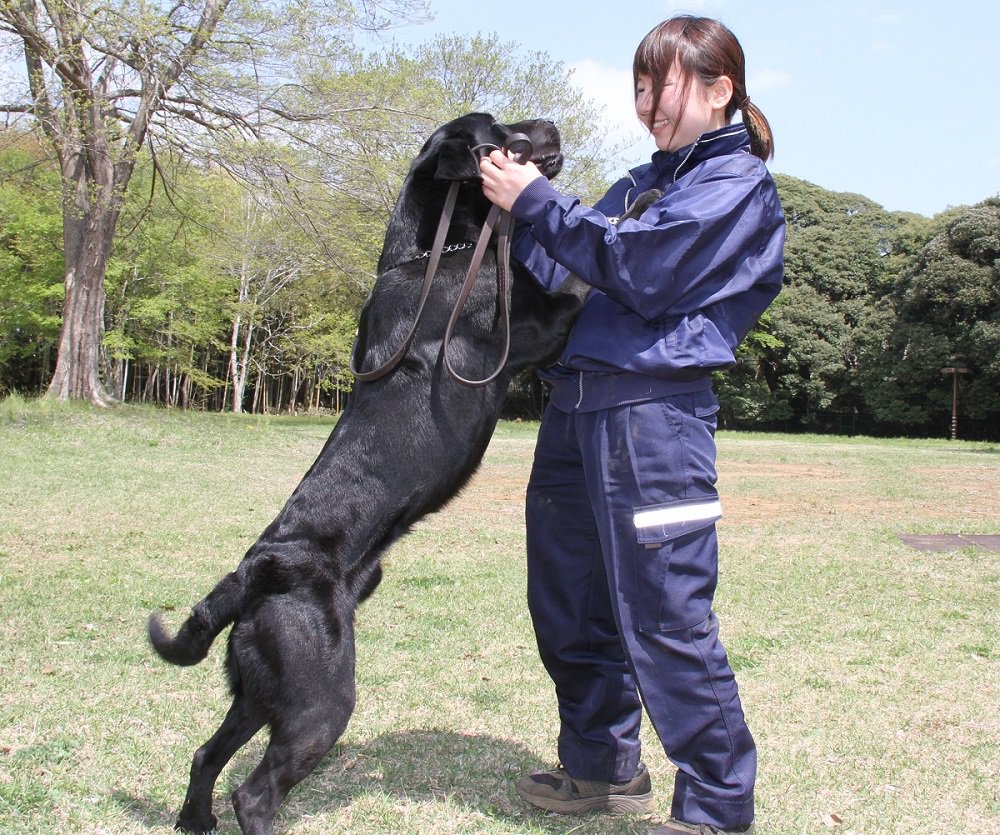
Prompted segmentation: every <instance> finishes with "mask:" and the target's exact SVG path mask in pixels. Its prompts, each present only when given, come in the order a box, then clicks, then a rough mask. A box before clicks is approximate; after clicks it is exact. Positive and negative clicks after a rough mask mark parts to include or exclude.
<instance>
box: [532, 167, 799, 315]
mask: <svg viewBox="0 0 1000 835" xmlns="http://www.w3.org/2000/svg"><path fill="white" fill-rule="evenodd" d="M513 213H514V215H515V216H516V217H518V218H519V219H521V220H524V221H527V222H529V223H530V224H531V236H532V238H533V239H534V240H535V241H537V243H538V244H539V245H540V247H541V248H542V249H543V250H544V252H545V253H546V254H547V256H548V258H549V259H550V260H551V261H553V262H556V263H555V264H554V265H551V266H550V267H549V269H548V272H547V273H544V275H545V278H547V279H548V280H549V281H551V280H553V279H556V278H558V276H559V274H560V268H561V269H562V270H565V271H568V272H572V273H575V274H576V275H578V276H579V277H580V278H581V279H582V280H583V281H584V282H586V283H587V284H589V285H591V286H592V287H596V288H598V289H599V290H601V291H603V292H604V293H605V294H607V295H608V296H609V297H610V298H611V299H613V300H614V301H616V302H617V303H618V304H620V305H622V306H623V307H625V308H627V309H628V310H630V311H632V312H633V313H635V314H636V315H638V316H641V317H642V318H643V319H646V320H647V321H650V320H654V319H659V318H662V317H664V316H673V315H681V314H685V313H690V312H692V311H694V310H698V309H701V308H704V307H707V306H709V305H712V304H715V303H717V302H719V301H722V300H724V299H726V298H728V297H730V296H733V295H735V294H737V293H740V292H742V291H745V290H748V289H749V288H750V287H752V286H753V285H754V284H755V283H756V282H757V280H758V279H759V278H760V277H761V268H760V265H759V264H758V261H759V259H760V258H761V256H762V255H763V254H764V251H765V249H767V248H768V246H769V243H770V241H771V239H772V237H773V235H774V232H775V229H776V227H777V226H780V225H782V224H783V218H782V215H781V210H780V204H779V203H778V199H777V193H776V191H775V189H774V184H773V181H772V180H771V179H770V177H769V176H767V174H766V169H763V167H762V166H761V167H760V168H756V167H754V168H749V169H747V170H742V171H741V170H737V171H734V170H731V169H729V168H728V167H723V168H719V169H716V170H714V171H706V172H705V173H704V175H703V176H702V177H701V178H699V180H698V181H697V182H693V183H685V184H677V185H675V186H674V187H672V188H671V189H669V190H668V191H667V192H666V193H665V194H664V196H663V197H662V198H661V199H660V200H659V201H657V202H656V203H655V204H653V206H651V207H650V208H649V209H647V210H646V212H644V213H643V215H642V216H641V217H640V218H637V219H629V220H625V221H622V222H621V223H620V224H619V225H618V226H615V225H613V224H611V223H610V222H609V221H608V219H607V218H606V217H605V216H604V215H603V214H602V213H601V212H599V211H596V210H594V209H589V208H587V207H585V206H583V205H581V204H580V202H579V200H578V199H577V198H575V197H569V196H566V195H563V194H560V193H559V192H558V191H556V190H555V189H554V188H553V187H552V186H551V185H550V184H549V183H548V181H546V180H544V179H541V178H539V179H538V180H535V181H533V182H532V183H531V184H530V185H529V186H528V188H526V189H525V190H524V192H522V194H521V196H520V197H518V199H517V201H516V202H515V204H514V206H513ZM543 261H544V259H543V258H542V257H541V256H540V254H539V253H538V252H537V251H533V252H532V253H531V254H530V255H529V260H528V262H526V263H525V266H527V267H528V268H529V270H531V271H532V272H533V273H534V274H535V275H536V277H538V278H539V280H540V281H541V282H542V283H543V286H546V285H545V279H544V278H543V277H542V276H539V273H538V272H536V270H538V269H539V268H540V266H541V265H542V262H543Z"/></svg>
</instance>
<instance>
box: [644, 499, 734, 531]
mask: <svg viewBox="0 0 1000 835" xmlns="http://www.w3.org/2000/svg"><path fill="white" fill-rule="evenodd" d="M721 516H722V503H721V502H720V501H719V500H718V499H712V500H711V501H707V502H692V503H690V504H677V505H671V506H670V507H657V508H654V509H652V510H640V511H639V512H638V513H636V514H635V517H634V520H635V526H636V528H637V529H640V530H641V529H642V528H652V527H655V526H657V525H676V524H677V523H678V522H701V521H705V520H707V519H719V518H720V517H721Z"/></svg>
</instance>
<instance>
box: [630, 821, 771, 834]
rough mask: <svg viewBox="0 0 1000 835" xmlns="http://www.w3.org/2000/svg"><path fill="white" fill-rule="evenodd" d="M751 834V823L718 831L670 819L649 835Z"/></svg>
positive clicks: (718, 829)
mask: <svg viewBox="0 0 1000 835" xmlns="http://www.w3.org/2000/svg"><path fill="white" fill-rule="evenodd" d="M752 832H753V824H752V823H748V824H747V825H746V826H740V827H737V828H736V829H720V828H719V827H717V826H712V825H711V824H708V823H684V821H679V820H675V819H673V818H671V819H670V820H669V821H668V822H667V825H666V826H661V827H659V828H658V829H654V830H653V831H652V832H650V833H649V835H750V833H752Z"/></svg>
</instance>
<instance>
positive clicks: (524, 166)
mask: <svg viewBox="0 0 1000 835" xmlns="http://www.w3.org/2000/svg"><path fill="white" fill-rule="evenodd" d="M479 170H480V172H481V173H482V175H483V194H485V195H486V197H487V198H488V199H489V200H490V201H491V202H493V203H496V205H498V206H499V207H500V208H501V209H506V210H507V211H508V212H509V211H510V207H511V206H513V205H514V201H515V200H517V198H518V197H519V196H520V194H521V192H522V191H524V189H525V187H526V186H527V185H528V183H530V182H531V181H532V180H536V179H538V178H539V177H541V176H543V175H542V172H541V171H539V170H538V168H537V166H536V165H535V164H534V163H533V162H524V163H521V162H516V161H515V160H512V159H511V158H510V157H508V156H506V155H505V154H504V153H503V151H493V152H491V153H490V155H489V156H486V157H483V158H482V159H481V160H480V161H479Z"/></svg>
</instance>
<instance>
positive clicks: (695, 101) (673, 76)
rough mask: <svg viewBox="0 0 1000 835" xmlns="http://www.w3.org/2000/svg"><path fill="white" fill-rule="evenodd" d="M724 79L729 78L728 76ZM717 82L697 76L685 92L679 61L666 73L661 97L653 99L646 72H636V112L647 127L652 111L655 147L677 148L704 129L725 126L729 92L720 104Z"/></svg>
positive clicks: (695, 137) (686, 143)
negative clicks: (637, 76)
mask: <svg viewBox="0 0 1000 835" xmlns="http://www.w3.org/2000/svg"><path fill="white" fill-rule="evenodd" d="M725 80H726V81H727V82H728V79H725ZM717 84H718V82H717V83H716V85H712V86H711V87H706V86H705V85H704V84H702V83H701V81H700V80H699V79H698V78H693V79H691V83H690V84H688V85H687V91H686V92H685V90H684V77H683V75H682V74H681V72H680V68H679V67H678V65H677V64H674V66H673V68H672V69H671V70H670V72H669V73H668V74H667V78H666V81H665V83H664V85H663V92H662V93H661V94H660V100H659V101H658V102H654V101H653V79H652V78H651V77H650V76H648V75H642V74H640V75H639V78H638V81H637V83H636V87H635V113H636V116H638V117H639V121H640V122H642V123H643V124H644V125H646V126H647V127H648V125H649V117H650V114H651V113H653V114H654V121H653V129H652V131H651V132H650V133H651V135H652V137H653V141H655V142H656V147H657V148H659V149H660V150H661V151H676V150H677V149H678V148H683V147H684V146H685V145H690V144H691V143H692V142H694V141H695V140H696V139H697V138H698V137H699V136H701V135H702V134H703V133H705V132H706V131H710V130H715V129H716V128H721V127H724V126H725V124H726V120H725V105H726V103H727V102H728V96H727V97H726V100H725V101H724V102H723V103H722V106H721V108H720V107H719V104H718V102H719V95H718V91H717V90H716V86H717ZM730 88H731V84H730ZM730 95H731V92H730Z"/></svg>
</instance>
